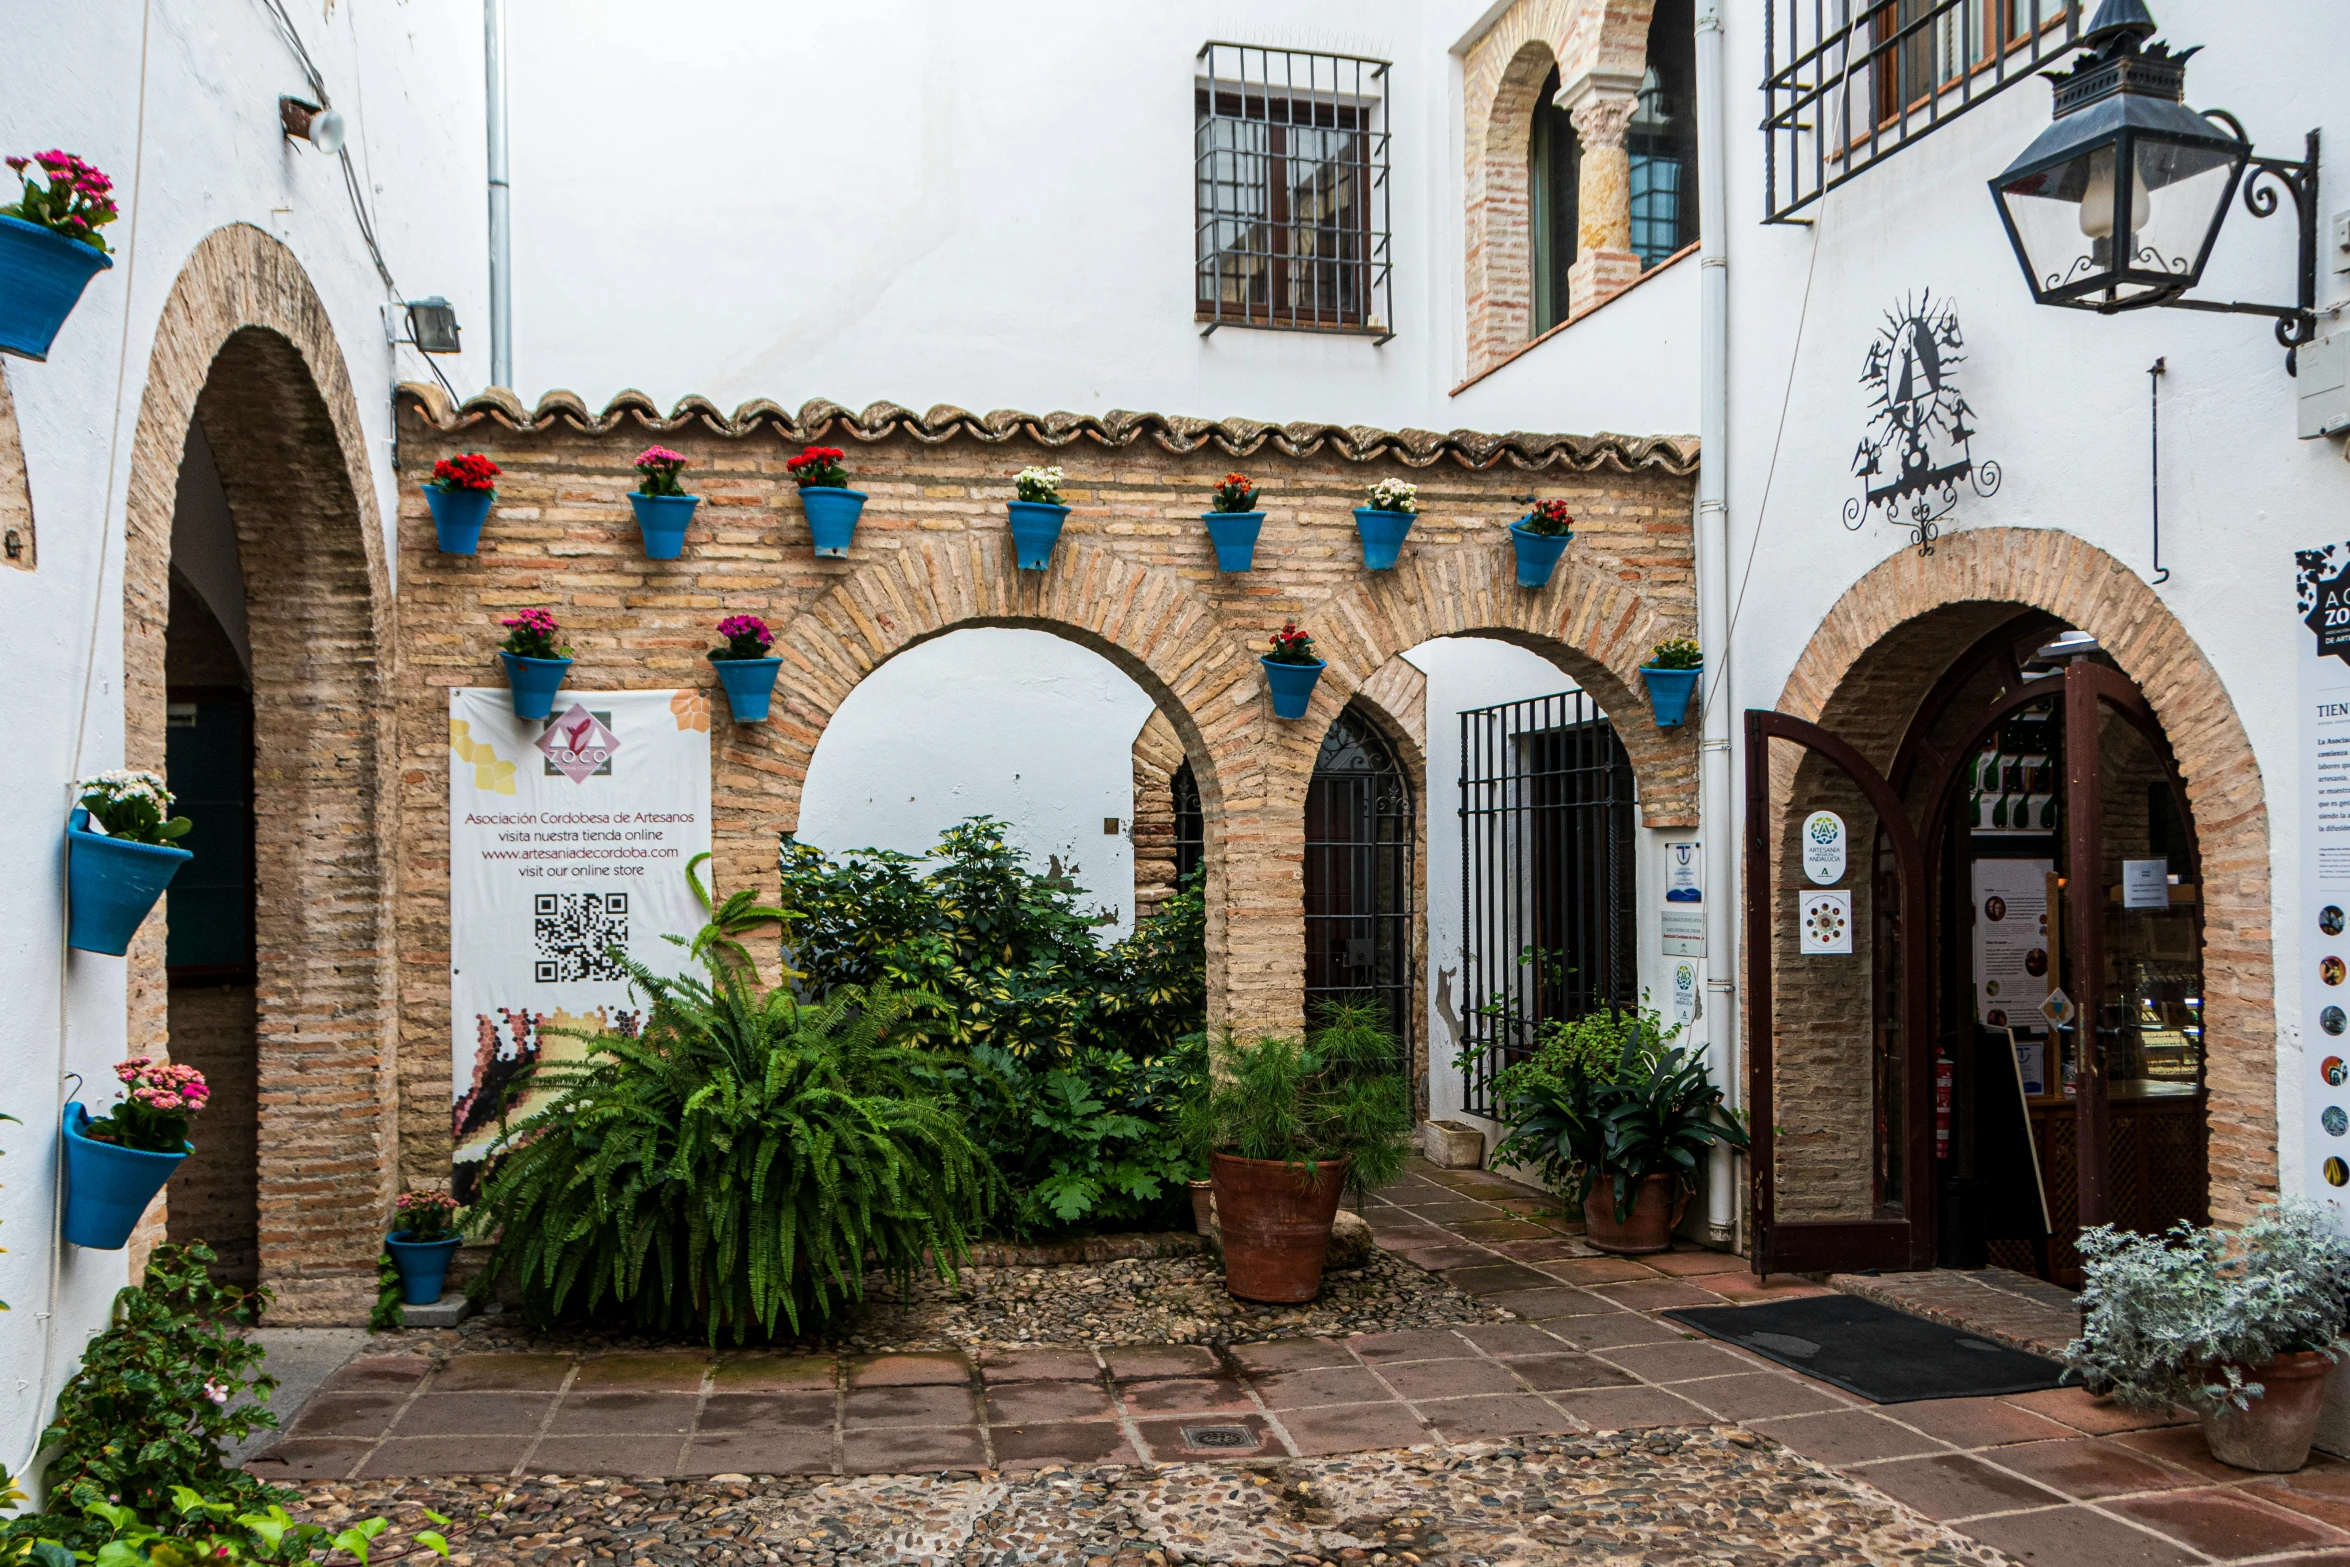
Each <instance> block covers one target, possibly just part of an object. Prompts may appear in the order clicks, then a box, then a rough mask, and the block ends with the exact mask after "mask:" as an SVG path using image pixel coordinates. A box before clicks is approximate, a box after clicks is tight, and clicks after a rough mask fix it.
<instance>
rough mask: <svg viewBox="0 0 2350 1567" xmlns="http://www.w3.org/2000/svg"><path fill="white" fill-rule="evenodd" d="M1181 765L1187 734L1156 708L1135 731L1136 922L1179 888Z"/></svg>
mask: <svg viewBox="0 0 2350 1567" xmlns="http://www.w3.org/2000/svg"><path fill="white" fill-rule="evenodd" d="M1182 766H1183V737H1182V736H1180V735H1178V734H1176V732H1175V726H1174V725H1173V724H1171V723H1169V722H1168V721H1167V715H1166V714H1164V713H1153V714H1151V716H1150V718H1149V720H1148V721H1147V722H1145V723H1144V724H1143V726H1142V733H1140V734H1138V735H1136V736H1135V737H1134V817H1133V820H1131V821H1130V822H1128V823H1127V829H1128V831H1129V833H1130V834H1131V835H1132V838H1133V841H1134V918H1135V922H1136V923H1137V924H1139V923H1141V922H1142V921H1143V920H1146V919H1149V918H1150V917H1151V916H1152V915H1154V914H1156V913H1158V912H1159V908H1160V906H1161V905H1162V904H1164V903H1165V902H1166V901H1167V899H1168V898H1170V897H1171V896H1173V895H1174V892H1175V791H1174V788H1173V783H1174V778H1175V774H1176V771H1177V770H1178V769H1180V768H1181V767H1182Z"/></svg>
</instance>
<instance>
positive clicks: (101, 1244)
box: [64, 1099, 196, 1251]
mask: <svg viewBox="0 0 2350 1567" xmlns="http://www.w3.org/2000/svg"><path fill="white" fill-rule="evenodd" d="M89 1125H90V1112H89V1111H88V1110H87V1109H85V1108H83V1106H82V1103H81V1101H80V1100H78V1099H76V1100H72V1101H69V1102H68V1103H67V1105H66V1107H65V1129H64V1135H65V1238H66V1239H67V1240H69V1241H71V1242H73V1243H74V1244H75V1245H76V1246H87V1247H89V1248H90V1249H91V1250H93V1251H120V1250H122V1249H123V1247H124V1246H125V1245H127V1244H129V1242H130V1238H131V1231H133V1230H135V1229H137V1228H138V1227H139V1215H140V1214H142V1213H145V1212H146V1211H147V1204H149V1203H151V1202H153V1201H154V1200H155V1194H156V1193H157V1192H159V1191H161V1190H163V1183H164V1182H165V1181H168V1180H170V1179H171V1172H172V1171H174V1170H176V1169H178V1168H179V1167H180V1162H181V1161H182V1160H184V1159H185V1158H187V1156H188V1155H189V1154H192V1153H194V1152H195V1151H196V1150H195V1147H194V1145H192V1144H182V1145H181V1146H182V1149H183V1151H182V1152H180V1153H149V1152H148V1151H147V1150H146V1149H144V1148H118V1147H116V1146H115V1145H114V1144H113V1143H101V1142H94V1141H92V1140H91V1139H90V1138H88V1137H86V1136H84V1135H83V1133H85V1132H86V1131H87V1130H88V1129H89Z"/></svg>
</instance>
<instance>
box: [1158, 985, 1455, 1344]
mask: <svg viewBox="0 0 2350 1567" xmlns="http://www.w3.org/2000/svg"><path fill="white" fill-rule="evenodd" d="M1214 1054H1215V1057H1216V1061H1215V1070H1214V1071H1213V1072H1212V1073H1211V1074H1210V1076H1209V1081H1208V1084H1207V1086H1206V1089H1205V1091H1204V1093H1203V1095H1202V1097H1201V1098H1199V1099H1197V1100H1195V1101H1194V1102H1193V1103H1192V1105H1191V1106H1190V1107H1189V1108H1188V1109H1187V1110H1186V1112H1185V1116H1184V1126H1183V1131H1184V1134H1185V1136H1186V1138H1187V1140H1188V1141H1189V1142H1190V1144H1191V1146H1192V1147H1193V1149H1194V1150H1195V1151H1196V1152H1197V1153H1198V1154H1199V1155H1201V1156H1202V1157H1204V1158H1205V1160H1206V1162H1207V1165H1208V1170H1209V1179H1210V1180H1211V1182H1212V1183H1213V1185H1214V1188H1215V1204H1216V1209H1215V1211H1216V1223H1217V1226H1218V1228H1219V1230H1220V1231H1221V1233H1222V1240H1223V1245H1224V1287H1225V1288H1226V1289H1227V1290H1229V1291H1231V1292H1232V1293H1233V1294H1234V1295H1237V1296H1239V1297H1240V1298H1241V1299H1242V1300H1254V1301H1268V1302H1286V1301H1302V1300H1312V1299H1313V1298H1314V1297H1315V1296H1316V1295H1318V1294H1320V1293H1321V1291H1322V1264H1323V1261H1324V1259H1325V1257H1326V1256H1327V1255H1328V1252H1329V1246H1330V1226H1331V1222H1332V1221H1333V1220H1334V1219H1335V1218H1336V1216H1337V1213H1338V1199H1339V1196H1340V1194H1341V1193H1342V1192H1346V1191H1353V1192H1358V1193H1360V1192H1366V1191H1371V1190H1374V1189H1376V1188H1378V1187H1381V1186H1385V1185H1386V1184H1388V1183H1389V1182H1390V1181H1393V1180H1394V1179H1395V1177H1396V1175H1397V1174H1398V1173H1399V1172H1400V1171H1401V1170H1402V1169H1403V1164H1404V1160H1405V1158H1406V1157H1407V1156H1408V1154H1409V1152H1410V1148H1411V1127H1412V1095H1411V1089H1410V1086H1409V1084H1408V1083H1407V1082H1406V1080H1405V1078H1404V1074H1403V1071H1402V1063H1403V1062H1404V1061H1405V1060H1406V1059H1407V1054H1406V1052H1405V1050H1404V1048H1403V1045H1402V1044H1401V1042H1399V1041H1398V1040H1397V1039H1396V1037H1395V1035H1394V1034H1393V1033H1391V1032H1390V1031H1389V1030H1388V1029H1387V1028H1386V1027H1385V1026H1384V1024H1383V1023H1382V1022H1381V1021H1380V1015H1379V1013H1378V1011H1377V1010H1376V1009H1375V1008H1371V1007H1365V1006H1337V1007H1333V1008H1331V1009H1329V1011H1328V1012H1326V1013H1325V1014H1324V1016H1323V1021H1322V1024H1321V1026H1320V1027H1318V1028H1316V1029H1315V1030H1313V1031H1312V1032H1311V1033H1309V1034H1308V1035H1307V1036H1306V1039H1305V1041H1304V1042H1303V1043H1300V1042H1298V1041H1297V1040H1294V1039H1271V1038H1267V1039H1260V1040H1258V1041H1257V1042H1256V1043H1254V1044H1251V1045H1242V1044H1238V1043H1236V1042H1235V1041H1234V1040H1233V1038H1232V1036H1231V1035H1230V1034H1229V1033H1227V1034H1226V1035H1225V1036H1224V1037H1223V1039H1222V1040H1221V1041H1220V1042H1219V1043H1218V1044H1217V1045H1216V1046H1215V1050H1214Z"/></svg>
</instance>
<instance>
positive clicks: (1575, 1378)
mask: <svg viewBox="0 0 2350 1567" xmlns="http://www.w3.org/2000/svg"><path fill="white" fill-rule="evenodd" d="M1503 1364H1504V1365H1506V1366H1508V1367H1509V1368H1510V1370H1512V1371H1513V1372H1516V1373H1517V1375H1518V1376H1519V1377H1521V1378H1523V1379H1524V1381H1525V1383H1526V1385H1527V1386H1528V1387H1530V1388H1532V1389H1534V1391H1536V1392H1537V1393H1560V1392H1566V1391H1568V1390H1570V1389H1574V1388H1587V1387H1629V1386H1632V1385H1634V1379H1633V1378H1632V1377H1631V1376H1629V1375H1627V1374H1626V1373H1624V1372H1621V1371H1618V1370H1617V1369H1616V1368H1615V1367H1613V1366H1611V1365H1608V1364H1607V1363H1605V1362H1604V1361H1598V1360H1594V1359H1592V1358H1591V1357H1590V1356H1589V1355H1570V1354H1557V1355H1520V1356H1517V1357H1515V1358H1514V1359H1511V1360H1507V1361H1504V1362H1503Z"/></svg>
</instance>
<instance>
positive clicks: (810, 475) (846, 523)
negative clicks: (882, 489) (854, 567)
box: [783, 446, 865, 560]
mask: <svg viewBox="0 0 2350 1567" xmlns="http://www.w3.org/2000/svg"><path fill="white" fill-rule="evenodd" d="M847 456H848V453H846V452H844V451H842V450H841V449H840V448H839V447H837V446H811V447H809V448H807V449H806V450H805V451H803V452H801V453H800V455H799V456H797V457H794V458H792V459H791V460H790V461H789V462H786V463H785V464H784V465H783V466H784V471H785V472H787V473H789V474H790V475H791V476H792V480H793V482H794V483H796V484H798V485H799V487H800V510H802V511H804V512H806V513H807V514H808V537H809V538H810V539H811V540H813V541H814V543H815V545H816V553H817V554H818V555H819V556H822V557H824V558H826V559H830V560H837V559H839V558H841V557H842V556H845V555H847V554H848V552H849V544H850V541H852V540H853V539H855V538H856V536H857V519H858V518H859V517H860V516H862V515H864V511H865V492H864V491H862V490H852V489H850V488H849V470H848V469H847V468H845V467H843V466H842V465H841V464H842V459H843V458H845V457H847Z"/></svg>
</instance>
